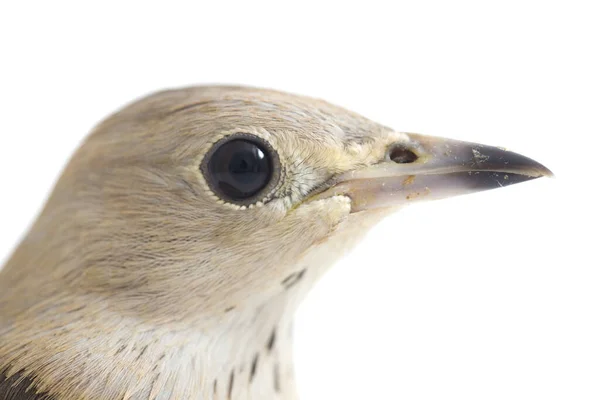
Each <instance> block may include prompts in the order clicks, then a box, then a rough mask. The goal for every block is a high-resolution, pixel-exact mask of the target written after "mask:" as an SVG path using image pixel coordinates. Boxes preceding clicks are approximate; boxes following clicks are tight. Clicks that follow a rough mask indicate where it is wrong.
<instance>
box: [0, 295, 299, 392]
mask: <svg viewBox="0 0 600 400" xmlns="http://www.w3.org/2000/svg"><path fill="white" fill-rule="evenodd" d="M54 303H55V304H54V305H55V307H54V310H53V312H52V313H44V312H42V313H39V311H40V310H37V311H38V313H36V316H35V317H31V318H21V319H18V320H14V321H12V322H13V323H12V324H11V323H9V324H7V325H4V326H0V331H3V330H4V331H3V332H0V333H1V334H2V337H3V341H2V343H0V373H2V370H3V369H6V368H7V367H9V370H8V372H9V373H8V375H11V374H14V373H17V372H21V371H23V372H24V373H25V375H27V376H29V377H30V378H32V380H33V382H34V386H35V387H36V389H37V390H38V391H40V392H46V393H49V394H53V395H55V396H56V397H57V398H60V399H67V400H68V399H80V398H86V399H90V400H94V399H106V398H132V399H138V398H139V399H147V398H161V399H162V398H165V399H166V398H185V399H228V400H229V399H231V400H234V399H238V398H243V399H264V398H279V399H295V398H296V393H295V385H294V379H293V370H292V340H291V334H292V317H293V313H287V306H288V303H287V302H286V299H274V300H273V301H271V302H269V303H268V304H265V305H263V306H262V307H259V308H258V309H254V310H252V311H251V312H250V311H249V310H232V311H231V312H229V313H227V315H226V318H224V319H223V320H222V321H221V322H220V323H219V324H217V325H214V326H212V327H209V328H201V327H198V326H185V324H164V325H160V324H156V323H148V322H147V321H143V320H140V319H136V318H133V317H125V316H123V315H122V314H120V313H115V312H113V311H111V310H110V307H107V304H106V303H102V302H93V301H92V300H91V299H89V298H80V299H72V298H71V299H68V301H67V299H56V301H55V302H54ZM57 304H60V306H59V307H61V309H60V310H59V312H58V313H57V309H56V305H57ZM82 304H84V305H85V306H83V307H82V306H81V305H82ZM53 315H54V316H56V315H60V316H61V317H60V318H56V317H53ZM28 317H29V316H28ZM7 327H8V328H7Z"/></svg>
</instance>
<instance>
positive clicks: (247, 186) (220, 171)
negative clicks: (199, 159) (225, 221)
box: [207, 139, 273, 200]
mask: <svg viewBox="0 0 600 400" xmlns="http://www.w3.org/2000/svg"><path fill="white" fill-rule="evenodd" d="M207 172H208V174H207V175H208V176H207V179H208V180H209V184H210V186H212V187H213V189H217V191H218V192H219V193H217V194H219V195H221V196H222V197H225V198H226V200H246V199H249V198H252V197H253V196H255V195H257V194H258V193H259V192H260V191H261V190H262V189H264V188H265V186H267V184H268V183H269V182H270V181H271V178H272V175H273V163H272V160H271V157H270V156H269V153H268V152H267V151H266V150H265V146H264V144H262V143H259V142H258V141H254V140H249V139H233V140H229V141H226V142H225V143H223V144H221V145H217V147H216V149H215V150H214V151H213V152H212V154H211V155H210V158H209V160H208V171H207Z"/></svg>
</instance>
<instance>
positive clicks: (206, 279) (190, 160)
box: [0, 87, 550, 400]
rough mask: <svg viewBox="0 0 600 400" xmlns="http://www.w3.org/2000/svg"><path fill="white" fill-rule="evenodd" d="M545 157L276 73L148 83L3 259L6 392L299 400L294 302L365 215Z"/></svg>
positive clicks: (0, 297) (356, 235)
mask: <svg viewBox="0 0 600 400" xmlns="http://www.w3.org/2000/svg"><path fill="white" fill-rule="evenodd" d="M549 174H550V173H549V171H548V170H547V169H545V168H544V167H543V166H541V165H540V164H538V163H536V162H535V161H533V160H530V159H528V158H526V157H523V156H520V155H518V154H515V153H511V152H508V151H505V150H501V149H497V148H493V147H488V146H482V145H476V144H471V143H462V142H456V141H452V140H446V139H440V138H432V137H427V136H422V135H416V134H406V133H401V132H396V131H394V130H392V129H390V128H387V127H384V126H381V125H379V124H376V123H374V122H372V121H369V120H368V119H365V118H363V117H361V116H359V115H357V114H355V113H352V112H349V111H347V110H344V109H341V108H339V107H335V106H333V105H330V104H328V103H326V102H323V101H320V100H315V99H311V98H306V97H301V96H294V95H290V94H286V93H280V92H276V91H270V90H262V89H253V88H241V87H195V88H188V89H180V90H172V91H165V92H161V93H157V94H154V95H152V96H149V97H146V98H144V99H141V100H139V101H137V102H135V103H133V104H131V105H129V106H127V107H125V108H124V109H123V110H121V111H119V112H118V113H116V114H114V115H112V116H111V117H109V118H108V119H107V120H105V121H104V122H102V123H101V124H100V125H99V126H98V127H97V128H96V129H95V130H94V131H93V132H92V133H91V135H90V136H89V137H88V138H87V140H86V141H85V142H84V143H83V145H82V146H81V148H80V149H79V150H78V151H77V153H76V154H75V155H74V157H73V159H72V160H71V162H70V163H69V165H68V166H67V168H66V170H65V171H64V173H63V175H62V177H61V178H60V180H59V181H58V183H57V185H56V188H55V189H54V191H53V193H52V195H51V196H50V198H49V200H48V202H47V204H46V206H45V208H44V210H43V212H42V213H41V215H40V216H39V218H38V219H37V221H36V222H35V224H34V225H33V226H32V228H31V230H30V232H29V233H28V234H27V236H26V237H25V238H24V240H23V242H22V243H21V244H20V245H19V247H18V248H17V249H16V250H15V252H14V254H13V255H12V257H11V258H10V259H9V261H8V263H7V264H6V266H5V267H4V268H3V270H2V271H1V272H0V372H2V373H3V375H2V377H3V378H0V379H2V380H1V381H0V382H1V383H0V399H2V398H3V397H2V396H4V398H14V399H21V398H23V399H34V398H35V399H37V398H40V399H41V398H44V399H45V398H46V397H44V396H45V395H46V394H47V395H48V396H50V397H49V398H51V399H57V400H63V399H66V400H72V399H90V400H97V399H136V400H137V399H171V398H173V399H265V398H280V399H293V398H295V393H296V391H295V386H294V380H293V367H292V358H291V331H292V329H291V326H292V320H293V314H294V311H295V309H296V307H297V306H298V304H299V302H300V301H301V300H302V298H303V297H304V296H305V294H306V293H307V291H308V290H309V289H310V287H311V286H312V284H313V283H314V282H315V281H316V280H317V279H318V278H319V277H320V276H321V275H322V274H323V272H324V271H325V270H326V269H327V268H328V267H329V266H330V265H331V264H332V263H333V262H334V261H335V260H337V259H338V258H339V256H340V255H342V254H343V253H344V252H345V251H346V250H347V249H349V248H351V247H352V246H354V245H355V244H356V243H357V242H358V241H359V240H360V239H361V237H362V236H363V235H364V233H365V232H366V230H367V229H368V228H370V227H372V226H373V225H374V224H375V223H377V222H378V221H379V220H380V219H381V218H383V217H385V216H386V215H388V214H389V213H390V212H393V211H394V210H395V209H396V208H397V207H400V206H402V205H405V204H408V203H411V202H414V201H419V200H426V199H435V198H442V197H448V196H452V195H457V194H463V193H469V192H473V191H479V190H484V189H490V188H493V187H499V186H506V185H508V184H511V183H516V182H522V181H526V180H529V179H533V178H536V177H539V176H543V175H549ZM35 393H40V395H39V396H38V395H35Z"/></svg>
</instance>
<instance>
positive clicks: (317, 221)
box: [294, 196, 352, 235]
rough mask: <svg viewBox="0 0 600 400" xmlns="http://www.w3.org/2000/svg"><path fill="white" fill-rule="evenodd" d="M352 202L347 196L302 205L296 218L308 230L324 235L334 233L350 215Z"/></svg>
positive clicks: (297, 210)
mask: <svg viewBox="0 0 600 400" xmlns="http://www.w3.org/2000/svg"><path fill="white" fill-rule="evenodd" d="M351 209H352V202H351V200H350V198H349V197H346V196H332V197H329V198H326V199H322V200H317V201H311V202H309V203H305V204H302V205H301V206H299V207H298V208H297V209H296V210H295V213H294V214H295V215H294V217H295V218H297V219H298V221H299V222H301V224H303V225H306V224H308V227H306V228H308V229H316V231H317V232H319V233H321V234H322V235H327V234H329V233H330V232H332V231H333V230H334V229H335V228H336V227H337V226H338V225H339V224H340V223H342V222H344V221H345V220H346V219H347V218H348V216H349V215H350V212H351Z"/></svg>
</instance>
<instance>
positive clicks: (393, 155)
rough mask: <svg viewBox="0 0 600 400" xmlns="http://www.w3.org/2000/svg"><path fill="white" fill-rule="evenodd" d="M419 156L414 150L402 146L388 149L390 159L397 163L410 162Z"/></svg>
mask: <svg viewBox="0 0 600 400" xmlns="http://www.w3.org/2000/svg"><path fill="white" fill-rule="evenodd" d="M417 158H419V157H418V156H417V155H416V154H415V153H414V152H412V151H411V150H409V149H407V148H406V147H402V146H395V147H392V148H391V149H390V160H392V161H393V162H395V163H397V164H410V163H411V162H415V161H416V160H417Z"/></svg>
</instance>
